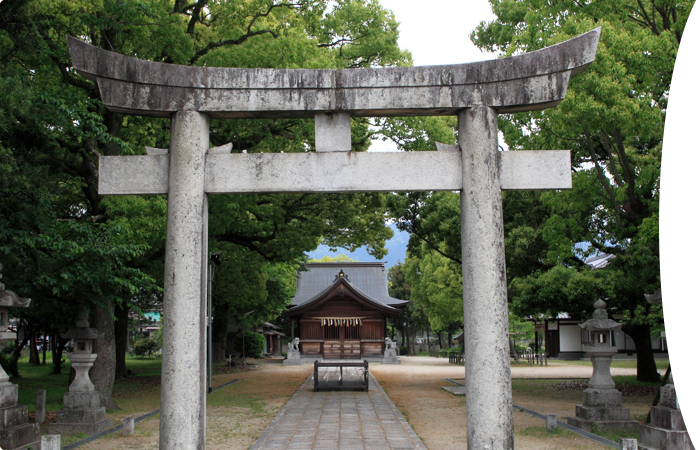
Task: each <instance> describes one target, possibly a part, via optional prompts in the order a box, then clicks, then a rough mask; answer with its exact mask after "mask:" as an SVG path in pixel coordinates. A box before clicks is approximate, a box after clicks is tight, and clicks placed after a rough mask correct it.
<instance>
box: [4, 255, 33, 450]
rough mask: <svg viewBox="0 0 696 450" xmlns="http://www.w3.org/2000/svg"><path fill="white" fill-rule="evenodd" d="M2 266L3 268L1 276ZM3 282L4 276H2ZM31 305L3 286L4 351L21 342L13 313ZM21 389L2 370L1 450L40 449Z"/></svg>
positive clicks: (27, 299) (28, 301) (27, 300)
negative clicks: (11, 326) (20, 402)
mask: <svg viewBox="0 0 696 450" xmlns="http://www.w3.org/2000/svg"><path fill="white" fill-rule="evenodd" d="M1 271H2V264H0V272H1ZM0 279H2V273H0ZM30 302H31V299H30V298H21V297H19V296H18V295H17V294H15V293H14V292H12V291H8V290H6V289H5V285H4V284H3V283H0V348H2V347H4V344H5V343H6V342H7V341H9V340H11V339H17V333H15V332H14V331H9V330H8V325H9V309H8V308H16V307H20V308H26V307H28V306H29V303H30ZM18 394H19V388H18V386H17V385H16V384H12V383H10V377H9V376H8V375H7V373H6V372H5V370H3V368H2V367H1V366H0V417H3V418H4V420H2V421H0V448H4V449H15V448H26V447H29V446H34V447H36V448H38V444H39V440H40V438H39V434H40V425H39V424H38V423H27V415H28V412H27V406H26V405H17V396H18Z"/></svg>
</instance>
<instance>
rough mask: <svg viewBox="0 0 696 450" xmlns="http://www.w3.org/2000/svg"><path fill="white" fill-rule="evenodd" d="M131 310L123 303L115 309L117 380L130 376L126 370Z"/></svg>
mask: <svg viewBox="0 0 696 450" xmlns="http://www.w3.org/2000/svg"><path fill="white" fill-rule="evenodd" d="M129 312H130V308H129V307H128V305H127V304H126V302H123V303H122V304H121V305H117V306H116V308H115V309H114V314H115V315H116V322H115V323H114V333H115V339H116V372H115V377H116V379H117V380H119V379H121V378H126V377H127V376H128V368H126V353H127V352H128V313H129Z"/></svg>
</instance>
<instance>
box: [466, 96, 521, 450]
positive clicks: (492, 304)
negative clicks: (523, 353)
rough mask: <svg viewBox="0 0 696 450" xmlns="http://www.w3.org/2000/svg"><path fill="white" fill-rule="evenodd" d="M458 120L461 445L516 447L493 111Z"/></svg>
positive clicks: (471, 112) (492, 449) (471, 111)
mask: <svg viewBox="0 0 696 450" xmlns="http://www.w3.org/2000/svg"><path fill="white" fill-rule="evenodd" d="M457 117H458V119H459V145H460V147H461V149H462V192H461V196H460V201H461V222H462V225H461V226H462V281H463V285H464V332H465V333H466V334H465V341H464V342H465V346H466V385H467V399H466V430H467V431H466V435H467V436H466V437H467V446H468V448H470V449H487V450H498V449H499V450H507V449H512V448H514V436H513V423H512V383H511V380H510V350H509V345H508V305H507V282H506V277H505V247H504V236H503V204H502V195H501V189H500V164H499V161H500V158H499V153H500V152H499V151H498V114H497V113H496V111H495V110H494V109H493V108H489V107H485V106H476V107H472V108H467V109H465V110H463V111H461V112H460V113H459V114H458V116H457ZM491 405H495V408H492V407H491Z"/></svg>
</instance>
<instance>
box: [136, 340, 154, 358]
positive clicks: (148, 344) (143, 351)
mask: <svg viewBox="0 0 696 450" xmlns="http://www.w3.org/2000/svg"><path fill="white" fill-rule="evenodd" d="M157 350H159V346H158V345H157V341H156V340H154V339H152V338H145V339H139V340H137V341H135V344H133V353H135V356H139V357H142V356H145V355H147V357H148V358H149V357H150V356H151V355H152V352H156V351H157Z"/></svg>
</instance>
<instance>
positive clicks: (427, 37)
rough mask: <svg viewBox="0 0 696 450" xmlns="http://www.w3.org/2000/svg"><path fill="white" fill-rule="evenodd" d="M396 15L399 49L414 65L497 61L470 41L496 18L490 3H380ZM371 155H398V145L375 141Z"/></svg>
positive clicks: (403, 0)
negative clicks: (481, 25)
mask: <svg viewBox="0 0 696 450" xmlns="http://www.w3.org/2000/svg"><path fill="white" fill-rule="evenodd" d="M380 3H381V4H382V6H384V7H385V8H387V9H391V10H392V11H393V12H394V16H395V17H396V20H398V21H399V22H400V25H399V47H401V48H402V49H407V50H410V51H411V54H412V55H413V65H415V66H433V65H439V64H463V63H469V62H474V61H482V60H486V59H495V57H496V55H495V54H493V53H483V52H481V50H479V49H478V48H476V47H475V46H474V44H472V42H471V40H470V39H469V34H470V33H471V30H473V29H474V28H476V26H477V25H478V24H479V23H480V22H481V21H486V22H489V21H491V20H493V19H494V18H495V16H494V15H493V12H492V11H491V6H490V5H489V4H488V0H428V1H425V2H424V1H422V0H380ZM370 151H373V152H375V151H377V152H385V151H397V148H396V144H394V143H393V142H385V141H379V140H377V141H372V145H371V146H370Z"/></svg>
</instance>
